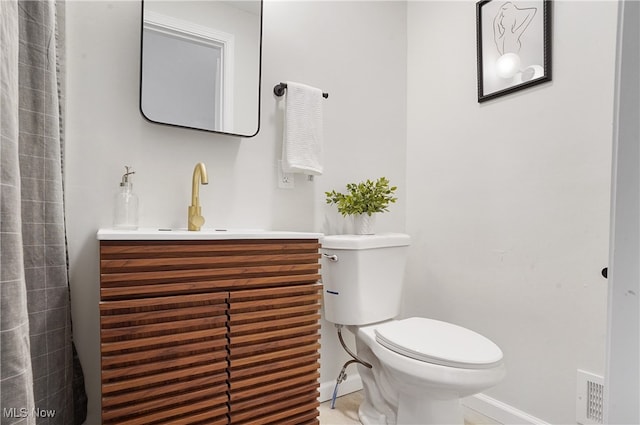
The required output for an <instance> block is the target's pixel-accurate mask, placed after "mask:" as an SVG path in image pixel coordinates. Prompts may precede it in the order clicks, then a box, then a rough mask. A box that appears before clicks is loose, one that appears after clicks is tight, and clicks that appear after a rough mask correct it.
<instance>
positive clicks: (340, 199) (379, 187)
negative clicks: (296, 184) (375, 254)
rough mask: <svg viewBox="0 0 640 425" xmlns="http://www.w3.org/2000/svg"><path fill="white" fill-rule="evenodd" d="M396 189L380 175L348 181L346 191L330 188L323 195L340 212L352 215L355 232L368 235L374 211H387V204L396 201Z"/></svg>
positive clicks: (371, 229)
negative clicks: (355, 181)
mask: <svg viewBox="0 0 640 425" xmlns="http://www.w3.org/2000/svg"><path fill="white" fill-rule="evenodd" d="M396 189H397V187H396V186H389V180H388V179H387V178H386V177H380V178H379V179H378V180H376V181H371V180H369V179H367V180H366V181H364V182H360V183H349V184H347V192H346V193H340V192H336V191H335V190H332V191H331V192H325V195H326V196H327V204H335V205H336V206H337V207H338V212H339V213H340V214H342V215H343V216H348V215H352V216H354V225H355V232H356V234H359V235H369V234H373V233H374V232H373V225H374V224H375V215H374V213H382V212H386V211H389V204H393V203H395V202H396V201H397V199H398V198H395V197H394V196H393V194H394V192H395V191H396Z"/></svg>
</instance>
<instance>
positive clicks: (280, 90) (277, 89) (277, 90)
mask: <svg viewBox="0 0 640 425" xmlns="http://www.w3.org/2000/svg"><path fill="white" fill-rule="evenodd" d="M286 88H287V83H279V84H276V85H275V86H274V87H273V94H275V95H276V96H278V97H280V96H283V95H284V91H285V90H286ZM322 97H324V98H325V99H327V98H329V93H322Z"/></svg>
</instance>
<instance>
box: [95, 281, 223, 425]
mask: <svg viewBox="0 0 640 425" xmlns="http://www.w3.org/2000/svg"><path fill="white" fill-rule="evenodd" d="M227 298H228V293H226V292H222V293H215V294H201V295H182V296H166V297H154V298H146V299H135V300H124V299H123V300H118V301H102V302H101V303H100V315H101V351H102V397H103V398H102V422H103V423H104V424H155V423H161V422H163V421H169V423H184V424H196V423H202V422H207V423H217V422H220V423H225V421H226V418H227V413H228V391H227V389H228V384H227V377H228V372H227V369H228V353H227V343H228V341H227Z"/></svg>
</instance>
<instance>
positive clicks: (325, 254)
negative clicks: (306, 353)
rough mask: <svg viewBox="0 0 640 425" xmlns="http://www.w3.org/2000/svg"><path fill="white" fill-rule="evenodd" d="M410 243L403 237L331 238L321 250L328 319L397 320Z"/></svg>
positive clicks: (349, 322) (344, 321) (356, 322)
mask: <svg viewBox="0 0 640 425" xmlns="http://www.w3.org/2000/svg"><path fill="white" fill-rule="evenodd" d="M409 242H410V237H409V235H405V234H402V233H383V234H379V235H362V236H361V235H335V236H325V237H324V238H323V239H322V249H321V253H322V269H321V273H322V283H323V286H324V313H325V319H327V320H328V321H329V322H332V323H336V324H341V325H366V324H370V323H376V322H380V321H383V320H387V319H392V318H394V317H396V316H397V315H398V314H399V313H400V301H401V296H402V287H403V280H404V269H405V264H406V260H407V249H408V247H409Z"/></svg>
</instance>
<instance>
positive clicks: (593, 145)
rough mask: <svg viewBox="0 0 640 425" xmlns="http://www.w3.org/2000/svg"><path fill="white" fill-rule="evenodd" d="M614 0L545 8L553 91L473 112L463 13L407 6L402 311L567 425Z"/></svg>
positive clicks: (601, 184)
mask: <svg viewBox="0 0 640 425" xmlns="http://www.w3.org/2000/svg"><path fill="white" fill-rule="evenodd" d="M615 32H616V3H615V2H571V1H555V2H553V81H552V82H550V83H546V84H543V85H540V86H537V87H535V88H532V89H528V90H525V91H521V92H518V93H517V94H512V95H509V96H506V97H502V98H499V99H496V100H494V101H490V102H486V103H484V104H482V105H480V104H478V103H477V101H476V100H477V98H476V37H475V2H473V1H458V2H435V1H429V2H410V3H409V5H408V67H407V68H408V110H407V111H408V125H407V153H408V156H407V158H408V159H407V167H408V170H407V182H408V190H409V195H408V205H407V230H408V232H409V233H410V234H411V235H412V237H413V245H412V250H411V258H410V261H409V268H408V276H407V282H408V291H407V292H406V294H405V313H406V314H407V315H412V314H424V315H426V316H429V317H433V318H438V319H443V320H447V321H451V322H453V323H457V324H460V325H463V326H466V327H469V328H471V329H474V330H477V331H478V332H480V333H482V334H484V335H486V336H488V337H489V338H491V339H492V340H493V341H495V342H496V343H497V344H498V345H499V346H500V347H501V348H502V349H503V351H504V354H505V361H506V365H507V371H508V372H507V373H508V376H507V378H506V380H505V381H504V382H503V383H501V384H500V385H498V386H497V387H495V388H493V389H491V390H489V391H487V394H488V395H489V396H491V397H493V398H496V399H498V400H500V401H502V402H504V403H507V404H509V405H511V406H513V407H515V408H517V409H520V410H522V411H525V412H528V413H529V414H532V415H534V416H537V417H538V418H540V419H542V420H545V421H548V422H551V423H575V376H576V369H578V368H581V369H586V370H588V371H592V372H595V373H598V374H603V372H604V351H605V333H606V326H605V323H606V298H607V288H606V280H604V279H603V278H602V277H601V276H600V269H602V268H603V267H605V266H606V265H607V262H608V258H607V252H608V234H609V233H608V230H609V189H610V186H609V185H610V161H611V125H612V105H613V74H614V73H613V70H614V66H613V63H614V51H615Z"/></svg>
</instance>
